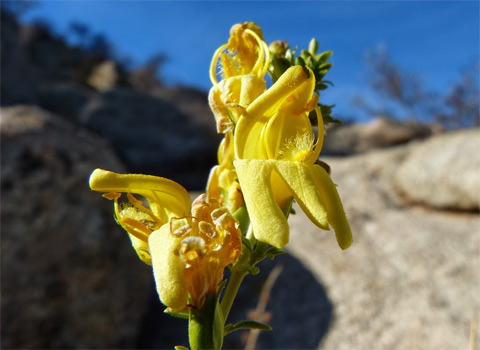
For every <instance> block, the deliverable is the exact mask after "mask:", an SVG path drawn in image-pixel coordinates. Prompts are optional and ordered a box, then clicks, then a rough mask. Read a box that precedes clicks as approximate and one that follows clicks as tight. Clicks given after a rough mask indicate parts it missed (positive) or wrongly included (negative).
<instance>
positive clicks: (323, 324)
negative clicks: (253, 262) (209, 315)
mask: <svg viewBox="0 0 480 350" xmlns="http://www.w3.org/2000/svg"><path fill="white" fill-rule="evenodd" d="M276 265H282V266H283V270H282V272H281V274H280V276H279V278H278V279H277V281H276V282H275V285H274V286H273V289H272V292H271V295H270V299H269V302H268V305H267V312H270V313H271V316H272V319H271V320H270V322H269V324H270V325H271V326H272V327H273V330H272V331H269V332H267V331H264V332H261V333H260V336H259V338H258V341H257V344H256V348H257V349H313V348H316V347H317V346H318V344H319V343H320V341H321V339H322V338H323V337H324V336H325V335H326V333H327V331H328V329H329V326H330V323H331V321H332V319H333V305H332V303H331V302H330V300H329V299H328V296H327V294H326V291H325V289H324V288H323V286H322V285H320V284H319V283H318V281H317V280H316V278H315V277H314V276H313V275H312V274H311V272H310V271H309V270H308V269H307V268H306V267H305V266H303V265H302V263H300V261H298V260H297V259H295V258H294V257H293V256H291V255H289V254H285V255H281V256H278V257H276V258H275V260H273V261H270V260H266V261H264V262H262V263H260V264H259V267H260V270H261V271H260V273H259V274H258V275H257V276H247V277H246V278H245V280H244V283H243V285H242V288H241V289H240V291H239V294H238V297H237V299H236V300H235V303H234V305H233V308H232V311H231V313H230V316H229V321H228V322H237V321H240V320H243V319H246V318H247V317H248V312H249V311H253V310H254V309H255V308H256V305H257V303H258V299H259V295H260V292H261V290H262V287H263V285H264V283H265V280H266V279H267V277H268V275H269V274H270V272H271V271H272V269H273V268H274V267H275V266H276ZM247 333H248V332H243V334H242V332H241V331H238V332H236V333H232V334H231V335H228V336H227V337H226V338H225V341H224V347H225V348H226V349H238V348H244V344H245V339H246V336H247Z"/></svg>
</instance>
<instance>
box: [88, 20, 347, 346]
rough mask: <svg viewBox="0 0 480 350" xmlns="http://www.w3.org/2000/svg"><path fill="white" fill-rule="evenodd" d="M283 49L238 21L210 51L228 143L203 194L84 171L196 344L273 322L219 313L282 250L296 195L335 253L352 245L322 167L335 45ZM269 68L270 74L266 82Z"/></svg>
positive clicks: (217, 342)
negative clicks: (325, 93)
mask: <svg viewBox="0 0 480 350" xmlns="http://www.w3.org/2000/svg"><path fill="white" fill-rule="evenodd" d="M278 45H279V44H278V42H277V44H275V45H271V48H272V47H273V49H272V52H270V51H269V48H268V46H267V44H266V43H265V41H264V39H263V34H262V30H261V29H260V27H259V26H257V25H256V24H255V23H252V22H245V23H243V24H237V25H234V26H233V27H232V29H231V30H230V38H229V40H228V42H227V43H225V44H223V45H221V46H220V47H219V48H218V49H217V50H216V52H215V53H214V55H213V59H212V63H211V67H210V78H211V81H212V84H213V86H212V88H211V90H210V93H209V98H208V101H209V105H210V107H211V110H212V113H213V116H214V117H215V120H216V123H217V131H218V132H219V133H223V134H224V139H223V141H222V142H221V143H220V145H219V150H218V165H216V166H215V167H213V168H212V170H211V172H210V177H209V179H208V183H207V186H206V191H205V194H202V195H200V196H199V197H197V198H196V199H195V200H194V201H193V202H191V200H190V196H189V194H188V192H187V191H186V190H185V189H184V188H183V187H182V186H181V185H180V184H178V183H176V182H174V181H172V180H169V179H165V178H162V177H156V176H149V175H140V174H117V173H113V172H110V171H107V170H102V169H96V170H95V171H94V172H93V173H92V175H91V176H90V188H91V189H92V190H94V191H98V192H102V193H104V197H106V198H107V199H110V200H112V201H113V202H114V213H115V219H116V221H117V222H118V223H119V224H120V225H121V226H122V227H123V228H124V229H125V230H126V231H127V233H128V234H129V237H130V239H131V242H132V246H133V248H134V249H135V251H136V252H137V254H138V256H139V258H140V259H141V260H142V261H144V262H145V263H146V264H148V265H151V266H152V268H153V273H154V278H155V282H156V288H157V292H158V294H159V297H160V300H161V302H162V303H163V304H164V305H165V306H166V307H167V309H166V310H165V312H167V313H169V314H171V315H173V316H177V317H181V318H187V319H188V320H189V327H188V333H189V345H190V348H191V349H221V347H222V344H223V337H224V336H225V335H227V334H228V333H230V332H233V331H235V330H237V329H245V328H257V329H261V330H269V329H271V328H270V327H269V326H268V325H266V324H263V323H260V322H256V321H252V320H245V321H240V322H236V323H235V324H226V321H227V318H228V314H229V311H230V308H231V306H232V303H233V300H234V298H235V296H236V294H237V291H238V288H239V286H240V284H241V282H242V280H243V278H244V277H245V276H246V275H247V274H256V273H258V271H259V269H258V267H256V264H257V263H258V262H260V261H261V260H263V259H265V258H267V257H268V258H270V259H272V258H273V257H274V256H276V255H278V254H281V253H283V252H284V251H283V250H282V248H283V247H284V246H285V245H286V244H287V243H288V240H289V226H288V222H287V217H288V214H289V213H290V210H291V204H292V201H293V200H295V201H296V202H297V203H298V204H299V206H300V207H301V208H302V210H303V211H304V212H305V214H306V215H307V216H308V217H309V219H310V220H311V221H312V222H313V223H314V224H315V225H317V226H318V227H320V228H322V229H324V230H329V227H330V226H331V227H332V228H333V229H334V231H335V235H336V238H337V242H338V244H339V246H340V247H341V248H342V249H347V248H348V247H349V246H350V245H351V243H352V234H351V230H350V226H349V224H348V221H347V219H346V216H345V212H344V210H343V206H342V203H341V200H340V197H339V195H338V193H337V190H336V187H335V185H334V183H333V182H332V180H331V178H330V176H329V174H328V173H327V172H326V171H325V170H324V168H323V167H322V166H320V165H318V164H317V159H318V156H319V154H320V151H321V148H322V144H323V138H324V120H326V122H331V121H335V120H334V119H333V118H331V117H330V115H329V114H330V111H331V108H330V107H329V106H324V105H321V104H319V103H318V100H319V94H318V93H317V90H319V89H325V88H326V86H327V85H326V83H328V81H324V80H322V79H323V77H324V75H325V74H326V72H327V71H328V69H330V67H331V64H330V63H328V62H326V60H328V58H329V57H330V55H331V52H330V51H327V52H324V53H320V54H316V51H317V49H318V44H317V43H316V41H315V40H314V39H313V40H312V42H311V43H310V47H309V51H306V50H303V51H302V56H298V57H296V58H295V57H294V54H295V51H292V50H290V49H289V48H288V44H286V43H282V45H281V46H282V50H278V47H277V46H278ZM275 48H276V49H275ZM267 72H268V73H269V74H270V75H271V77H272V79H273V81H274V83H273V85H272V86H271V87H270V88H268V89H267V86H266V85H267V84H266V80H265V74H266V73H267ZM322 110H324V111H326V112H327V113H326V114H327V115H324V116H323V117H322V112H321V111H322ZM312 117H313V118H312ZM312 119H313V120H315V119H316V120H317V121H318V131H317V132H315V130H314V126H313V125H312ZM139 196H141V197H143V198H138V197H139ZM122 197H123V198H125V197H126V201H125V202H120V200H121V198H122ZM226 267H228V268H229V269H230V277H229V279H228V281H226V280H223V278H224V270H225V268H226ZM176 348H178V349H185V347H183V346H178V347H176Z"/></svg>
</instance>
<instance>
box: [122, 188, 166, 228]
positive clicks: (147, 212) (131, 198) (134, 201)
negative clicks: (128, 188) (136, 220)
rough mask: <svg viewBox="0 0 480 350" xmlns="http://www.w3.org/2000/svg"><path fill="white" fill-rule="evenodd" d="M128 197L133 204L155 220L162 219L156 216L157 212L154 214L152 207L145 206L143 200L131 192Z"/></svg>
mask: <svg viewBox="0 0 480 350" xmlns="http://www.w3.org/2000/svg"><path fill="white" fill-rule="evenodd" d="M127 199H128V201H129V202H130V203H132V204H133V206H134V207H135V208H137V209H138V210H140V211H141V212H143V213H145V214H147V215H148V216H150V217H151V218H152V219H153V221H155V222H160V220H159V219H158V218H157V217H156V216H155V214H153V212H152V211H151V210H150V209H147V208H145V207H144V206H143V202H142V201H141V200H139V199H137V198H135V197H134V196H133V195H132V194H131V193H127Z"/></svg>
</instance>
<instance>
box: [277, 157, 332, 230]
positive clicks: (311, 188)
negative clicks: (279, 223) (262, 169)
mask: <svg viewBox="0 0 480 350" xmlns="http://www.w3.org/2000/svg"><path fill="white" fill-rule="evenodd" d="M273 162H274V164H275V167H276V168H277V170H278V172H279V174H280V176H281V177H282V178H283V179H284V180H285V182H286V183H287V185H288V186H289V187H290V189H291V191H292V193H293V196H294V198H295V200H296V201H297V203H298V204H299V205H300V207H301V208H302V210H303V211H304V212H305V214H306V215H307V216H308V218H309V219H310V220H311V221H312V222H313V223H314V224H315V225H317V226H318V227H320V228H322V229H324V230H329V227H328V218H327V210H326V209H325V206H324V205H323V203H322V198H321V197H320V194H319V192H318V191H317V186H316V184H315V180H314V178H313V176H312V174H311V172H310V171H309V169H308V168H309V166H308V165H306V164H303V163H300V162H289V161H280V160H276V161H273Z"/></svg>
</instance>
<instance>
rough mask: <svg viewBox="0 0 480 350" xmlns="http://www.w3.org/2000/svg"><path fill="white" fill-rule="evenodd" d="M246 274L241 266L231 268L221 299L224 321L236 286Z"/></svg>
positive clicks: (235, 291) (235, 292)
mask: <svg viewBox="0 0 480 350" xmlns="http://www.w3.org/2000/svg"><path fill="white" fill-rule="evenodd" d="M246 275H247V271H245V269H243V268H242V267H239V268H236V269H235V268H233V269H232V275H231V276H230V281H229V282H228V285H227V288H226V290H225V294H224V296H223V299H222V303H221V308H222V315H223V320H224V322H225V321H226V320H227V317H228V314H229V313H230V309H231V308H232V304H233V300H234V299H235V296H236V295H237V292H238V288H240V284H241V283H242V281H243V278H244V277H245V276H246Z"/></svg>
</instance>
